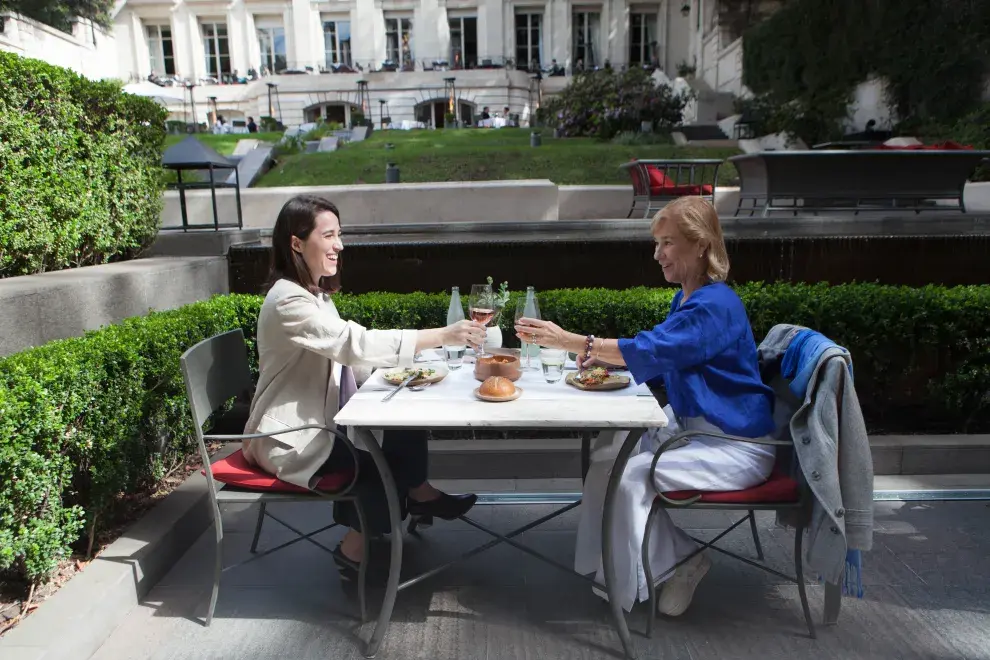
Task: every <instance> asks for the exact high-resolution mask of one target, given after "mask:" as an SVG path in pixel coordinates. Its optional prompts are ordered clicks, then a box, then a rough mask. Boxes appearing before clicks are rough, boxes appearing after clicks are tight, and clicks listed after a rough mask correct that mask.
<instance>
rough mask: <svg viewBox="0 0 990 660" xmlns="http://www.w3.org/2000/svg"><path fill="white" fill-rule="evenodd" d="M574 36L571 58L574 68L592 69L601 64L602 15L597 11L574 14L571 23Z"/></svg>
mask: <svg viewBox="0 0 990 660" xmlns="http://www.w3.org/2000/svg"><path fill="white" fill-rule="evenodd" d="M572 31H573V34H574V38H573V41H572V43H573V47H572V49H571V57H572V59H573V61H574V65H575V68H581V67H584V68H586V69H588V68H593V67H596V66H598V65H599V64H601V63H602V61H601V60H602V58H601V54H600V53H599V49H600V48H601V33H602V15H601V12H597V11H578V12H574V21H573V22H572Z"/></svg>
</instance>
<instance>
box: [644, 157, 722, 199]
mask: <svg viewBox="0 0 990 660" xmlns="http://www.w3.org/2000/svg"><path fill="white" fill-rule="evenodd" d="M646 171H647V172H649V173H650V194H651V195H657V196H661V195H666V196H668V197H685V196H688V195H711V194H712V186H711V185H709V184H705V185H699V184H696V183H695V184H689V185H681V186H679V185H677V182H676V181H674V180H673V179H671V178H670V177H669V176H667V175H666V174H664V173H663V172H662V171H661V170H660V168H658V167H654V166H653V165H647V166H646Z"/></svg>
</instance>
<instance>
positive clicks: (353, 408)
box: [334, 358, 667, 430]
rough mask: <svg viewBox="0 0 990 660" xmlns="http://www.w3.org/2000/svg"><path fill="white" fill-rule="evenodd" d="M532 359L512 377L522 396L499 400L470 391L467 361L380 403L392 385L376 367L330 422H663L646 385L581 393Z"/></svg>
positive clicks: (579, 425)
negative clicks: (548, 376)
mask: <svg viewBox="0 0 990 660" xmlns="http://www.w3.org/2000/svg"><path fill="white" fill-rule="evenodd" d="M532 364H533V367H534V368H533V369H528V370H524V371H523V375H522V378H520V379H519V380H518V381H516V386H517V387H519V388H521V389H522V390H523V394H522V396H521V397H519V398H518V399H516V400H515V401H508V402H504V403H489V402H486V401H481V400H479V399H478V398H476V397H475V396H474V394H473V391H474V390H475V389H476V388H477V387H478V386H479V385H481V383H480V382H479V381H478V380H476V379H475V377H474V364H473V363H469V362H467V361H465V363H464V366H463V367H461V368H460V369H457V370H454V371H451V372H450V374H449V375H448V376H447V377H446V378H444V380H442V381H441V382H439V383H437V384H435V385H432V386H431V387H428V388H427V389H425V390H422V391H419V392H411V391H408V390H402V391H400V392H399V393H398V394H397V395H396V396H395V397H393V398H392V399H391V400H390V401H385V402H383V401H382V398H383V397H384V396H385V395H386V394H387V393H388V392H390V391H391V390H392V389H394V387H393V386H391V385H388V384H387V383H385V381H384V380H382V378H381V374H380V373H379V372H376V373H375V374H373V375H372V377H371V378H370V379H368V381H367V382H366V383H364V384H363V385H362V386H361V389H360V390H358V392H357V393H356V394H355V395H354V396H353V397H351V399H350V401H348V402H347V404H346V405H345V406H344V407H343V408H342V409H341V410H340V412H338V413H337V416H336V417H334V422H336V423H337V424H342V425H345V426H349V427H363V428H370V429H395V428H403V429H409V428H422V429H469V428H470V429H474V428H490V429H552V428H555V429H589V430H593V429H634V428H651V427H657V426H666V425H667V417H666V415H664V413H663V409H662V408H661V407H660V404H658V403H657V401H656V399H655V398H654V397H653V395H652V394H651V393H650V391H649V389H647V388H646V386H645V385H641V386H636V385H635V384H634V385H631V386H630V387H628V388H626V389H622V390H617V391H612V392H584V391H581V390H578V389H577V388H575V387H572V386H571V385H567V384H566V383H565V382H564V381H563V379H561V380H560V381H559V382H557V383H554V384H548V383H547V382H546V381H545V380H544V378H543V371H542V369H541V368H540V365H539V360H538V359H536V358H534V359H533V362H532ZM416 366H417V367H419V366H428V365H427V364H419V363H418V364H417V365H416ZM566 373H571V372H570V371H568V372H565V375H566ZM617 373H618V372H617Z"/></svg>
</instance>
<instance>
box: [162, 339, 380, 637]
mask: <svg viewBox="0 0 990 660" xmlns="http://www.w3.org/2000/svg"><path fill="white" fill-rule="evenodd" d="M180 362H181V365H182V374H183V378H184V379H185V383H186V394H187V395H188V397H189V408H190V410H191V412H192V418H193V427H194V428H195V433H196V441H197V444H198V445H199V452H200V456H201V457H202V460H203V467H204V469H203V473H204V474H205V475H206V481H207V484H208V486H209V491H210V511H211V513H212V515H213V527H214V529H215V530H216V539H217V543H216V564H215V570H214V574H213V593H212V595H211V597H210V607H209V610H208V611H207V614H206V625H207V626H209V625H210V623H211V622H212V620H213V611H214V609H215V608H216V603H217V595H218V594H219V591H220V578H221V575H222V574H223V573H224V572H226V571H228V570H230V569H232V568H237V567H238V566H243V565H244V564H247V563H249V562H252V561H254V560H256V559H260V558H262V557H265V556H267V555H270V554H272V553H273V552H276V551H278V550H281V549H282V548H285V547H288V546H290V545H292V544H294V543H298V542H299V541H302V540H306V541H309V542H310V543H312V544H314V545H316V546H317V547H319V548H322V549H323V550H326V551H327V552H332V550H331V549H330V548H328V547H326V546H325V545H323V544H322V543H320V542H319V541H317V540H315V539H313V538H312V537H313V536H314V535H316V534H319V533H321V532H323V531H326V530H328V529H331V528H333V527H336V526H337V523H333V524H330V525H327V526H325V527H322V528H320V529H317V530H316V531H313V532H310V533H308V534H306V533H303V532H302V531H300V530H298V529H296V528H295V527H293V526H292V525H290V524H288V523H287V522H285V521H284V520H281V519H279V518H277V517H276V516H274V515H272V514H271V513H270V512H269V511H268V510H267V505H268V504H270V503H275V502H299V501H308V502H324V503H325V502H342V501H351V502H354V504H355V506H356V508H357V513H358V518H359V520H360V522H361V526H362V528H366V527H367V526H366V525H365V514H364V510H363V508H362V506H361V502H360V500H358V499H357V498H356V497H355V496H353V495H351V494H350V493H351V490H352V489H353V487H354V484H355V483H356V482H357V479H358V469H357V466H358V460H357V450H356V449H355V448H354V445H353V444H351V441H350V440H348V438H347V436H346V435H344V434H342V433H340V432H338V431H337V430H336V429H331V428H327V427H325V426H321V425H318V424H309V425H305V426H299V427H295V428H290V429H285V430H283V431H279V432H277V433H254V434H241V435H204V434H203V425H204V424H205V423H206V422H207V420H209V419H210V417H211V416H212V415H213V414H214V413H216V412H217V411H218V410H220V409H221V408H222V407H223V406H224V405H225V404H226V403H227V402H228V401H230V400H231V399H234V398H237V397H241V396H245V395H246V396H247V397H248V398H250V396H251V393H252V391H253V389H254V384H253V380H252V378H251V371H250V369H249V366H248V359H247V348H246V346H245V344H244V333H243V332H242V331H241V330H240V329H238V330H231V331H230V332H225V333H222V334H219V335H216V336H214V337H210V338H209V339H204V340H203V341H201V342H199V343H198V344H196V345H195V346H193V347H192V348H190V349H189V350H187V351H186V352H185V353H183V355H182V357H181V358H180ZM304 429H323V430H325V431H327V432H328V433H331V434H333V435H334V436H335V439H336V441H337V442H342V443H344V445H345V446H346V447H347V450H348V451H350V452H351V455H352V457H353V458H354V469H352V470H346V471H342V472H334V473H329V474H326V475H324V476H323V477H321V479H320V482H319V483H318V484H317V487H316V489H315V490H307V489H305V488H300V487H299V486H296V485H293V484H289V483H286V482H284V481H280V480H278V479H276V478H275V477H273V476H272V475H269V474H268V473H266V472H264V471H262V470H260V469H259V468H257V467H255V466H252V465H250V464H248V462H247V460H246V459H245V458H244V456H243V454H242V453H241V450H239V449H238V450H237V451H235V452H233V453H232V454H230V455H229V456H227V457H225V458H221V459H218V460H216V461H213V462H212V463H211V460H210V455H209V452H208V451H207V449H206V441H207V440H211V441H222V442H226V441H239V440H245V439H249V438H250V439H254V438H264V437H269V436H272V435H280V434H282V433H289V432H290V431H300V430H304ZM228 502H235V503H239V504H259V505H260V510H259V512H258V521H257V524H256V525H255V531H254V538H253V539H252V541H251V553H252V556H251V557H249V558H248V559H246V560H244V561H242V562H239V563H237V564H234V565H231V566H227V567H224V566H223V519H222V517H221V515H220V504H221V503H228ZM266 517H268V518H271V519H272V520H274V521H276V522H278V523H280V524H281V525H283V526H284V527H286V528H287V529H289V530H291V531H292V532H294V533H295V534H296V535H297V538H294V539H292V540H291V541H287V542H286V543H282V544H279V545H277V546H275V547H273V548H268V549H267V550H263V551H262V552H258V538H259V537H260V535H261V529H262V526H263V524H264V520H265V518H266ZM364 539H365V540H364V551H365V552H364V556H365V557H370V552H369V535H367V534H365V535H364ZM367 564H368V562H367V561H363V562H361V564H360V567H359V569H358V585H357V591H358V602H359V608H360V611H361V621H362V622H364V621H366V620H367V610H366V594H365V586H366V582H367V575H366V570H365V569H366V566H367Z"/></svg>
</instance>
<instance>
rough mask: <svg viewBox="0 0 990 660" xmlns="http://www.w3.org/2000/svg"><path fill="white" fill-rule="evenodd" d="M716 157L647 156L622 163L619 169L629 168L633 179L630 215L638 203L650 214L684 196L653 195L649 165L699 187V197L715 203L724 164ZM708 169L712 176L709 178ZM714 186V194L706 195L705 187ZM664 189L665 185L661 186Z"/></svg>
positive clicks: (679, 182)
mask: <svg viewBox="0 0 990 660" xmlns="http://www.w3.org/2000/svg"><path fill="white" fill-rule="evenodd" d="M723 162H724V161H721V160H719V159H717V158H692V159H687V160H667V159H646V160H635V161H630V162H628V163H622V164H621V165H619V168H620V169H623V170H628V171H629V177H630V179H631V180H632V186H633V200H632V206H630V207H629V213H628V214H627V215H626V217H627V218H631V217H632V214H633V212H634V211H635V210H636V206H637V205H640V204H642V205H644V209H643V217H644V218H649V217H651V215H652V214H653V213H655V212H657V211H659V210H660V209H662V208H663V207H665V206H666V205H667V204H669V203H670V202H672V201H674V200H675V199H678V198H679V197H683V196H684V195H664V194H661V195H654V194H653V193H652V192H651V190H650V171H649V168H650V167H655V168H657V169H658V170H660V171H662V172H663V174H664V176H666V177H667V178H668V179H670V180H671V181H673V182H674V183H675V185H676V186H678V187H680V186H698V188H699V192H700V197H702V198H704V199H706V200H708V201H709V202H710V203H712V204H715V190H716V188H717V187H718V170H719V168H720V167H721V166H722V163H723ZM709 172H711V178H710V179H709V176H708V174H709ZM685 179H686V180H685ZM706 185H710V186H711V187H712V192H711V194H710V195H709V194H705V192H704V186H706ZM661 190H664V188H661Z"/></svg>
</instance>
